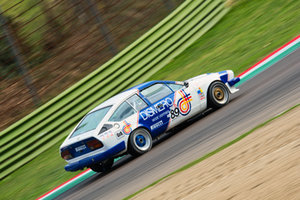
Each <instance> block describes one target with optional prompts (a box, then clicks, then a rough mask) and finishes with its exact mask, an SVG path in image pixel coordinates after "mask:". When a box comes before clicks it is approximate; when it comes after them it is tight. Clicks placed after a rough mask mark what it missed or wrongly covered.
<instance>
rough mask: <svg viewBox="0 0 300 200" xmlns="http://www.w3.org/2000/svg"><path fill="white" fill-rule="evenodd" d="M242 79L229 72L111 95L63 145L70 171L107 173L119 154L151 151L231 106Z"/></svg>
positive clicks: (142, 87)
mask: <svg viewBox="0 0 300 200" xmlns="http://www.w3.org/2000/svg"><path fill="white" fill-rule="evenodd" d="M239 81H240V79H239V78H238V77H234V73H233V71H231V70H226V71H221V72H217V73H207V74H203V75H200V76H196V77H194V78H191V79H188V80H186V81H183V82H181V81H150V82H146V83H142V84H140V85H137V86H135V87H132V88H130V89H128V90H126V91H123V92H121V93H119V94H117V95H116V96H113V97H111V98H110V99H108V100H106V101H105V102H103V103H101V104H100V105H98V106H97V107H96V108H94V109H93V110H91V111H90V112H89V113H87V114H86V115H85V117H83V119H82V120H81V121H80V122H79V123H78V125H77V126H76V127H75V128H74V129H73V131H72V132H71V133H70V134H69V136H68V137H67V138H66V139H65V141H64V142H63V144H62V145H61V146H60V154H61V157H62V158H63V159H64V160H66V161H67V162H68V164H67V165H66V166H65V170H66V171H77V170H81V169H83V168H85V167H89V168H91V169H92V170H93V171H95V172H105V171H108V170H109V169H110V168H111V167H112V165H113V162H114V159H115V158H117V157H119V156H122V155H124V154H127V153H129V154H131V155H133V156H139V155H141V154H144V153H146V152H148V151H149V150H150V149H151V147H152V140H153V139H155V138H156V137H158V136H159V135H160V134H162V133H164V132H166V131H168V130H170V129H172V128H174V127H175V126H177V125H179V124H180V123H182V122H184V121H186V120H187V119H189V118H191V117H193V116H195V115H198V114H199V113H201V112H203V111H204V110H206V109H208V108H220V107H222V106H224V105H226V104H227V103H228V102H229V100H230V95H231V94H233V93H235V92H237V91H238V89H236V88H235V86H234V85H235V84H236V83H237V82H239Z"/></svg>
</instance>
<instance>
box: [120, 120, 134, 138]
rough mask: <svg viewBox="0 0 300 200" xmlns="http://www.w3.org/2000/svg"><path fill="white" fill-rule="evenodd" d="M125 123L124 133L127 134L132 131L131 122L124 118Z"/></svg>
mask: <svg viewBox="0 0 300 200" xmlns="http://www.w3.org/2000/svg"><path fill="white" fill-rule="evenodd" d="M123 123H124V126H123V128H122V130H123V133H124V134H126V135H128V134H129V133H131V131H132V130H131V124H129V123H128V122H126V120H124V121H123Z"/></svg>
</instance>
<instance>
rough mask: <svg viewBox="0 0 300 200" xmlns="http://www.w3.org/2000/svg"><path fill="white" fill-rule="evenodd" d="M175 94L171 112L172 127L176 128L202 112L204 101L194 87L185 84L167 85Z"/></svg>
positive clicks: (174, 83)
mask: <svg viewBox="0 0 300 200" xmlns="http://www.w3.org/2000/svg"><path fill="white" fill-rule="evenodd" d="M166 84H167V85H168V87H170V88H171V89H172V90H173V92H174V105H173V107H172V108H171V110H170V118H171V122H170V125H169V126H170V127H174V126H176V125H178V124H180V123H182V122H184V121H185V120H187V119H189V118H191V117H193V116H195V115H196V114H198V113H199V112H201V110H202V108H203V106H204V105H203V101H201V99H200V98H199V95H198V90H197V88H195V87H194V86H193V85H190V84H187V83H184V82H168V83H166Z"/></svg>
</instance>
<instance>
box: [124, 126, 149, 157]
mask: <svg viewBox="0 0 300 200" xmlns="http://www.w3.org/2000/svg"><path fill="white" fill-rule="evenodd" d="M151 148H152V137H151V135H150V133H149V131H148V130H146V129H144V128H138V129H136V130H134V131H133V132H132V133H131V134H130V136H129V140H128V153H130V154H131V155H133V156H139V155H142V154H144V153H146V152H148V151H150V149H151Z"/></svg>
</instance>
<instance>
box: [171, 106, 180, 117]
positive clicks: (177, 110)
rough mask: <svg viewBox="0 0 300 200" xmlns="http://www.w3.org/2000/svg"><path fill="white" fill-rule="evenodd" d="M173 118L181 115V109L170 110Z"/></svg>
mask: <svg viewBox="0 0 300 200" xmlns="http://www.w3.org/2000/svg"><path fill="white" fill-rule="evenodd" d="M170 116H171V119H175V118H176V117H178V116H179V109H178V108H175V109H174V110H170Z"/></svg>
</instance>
